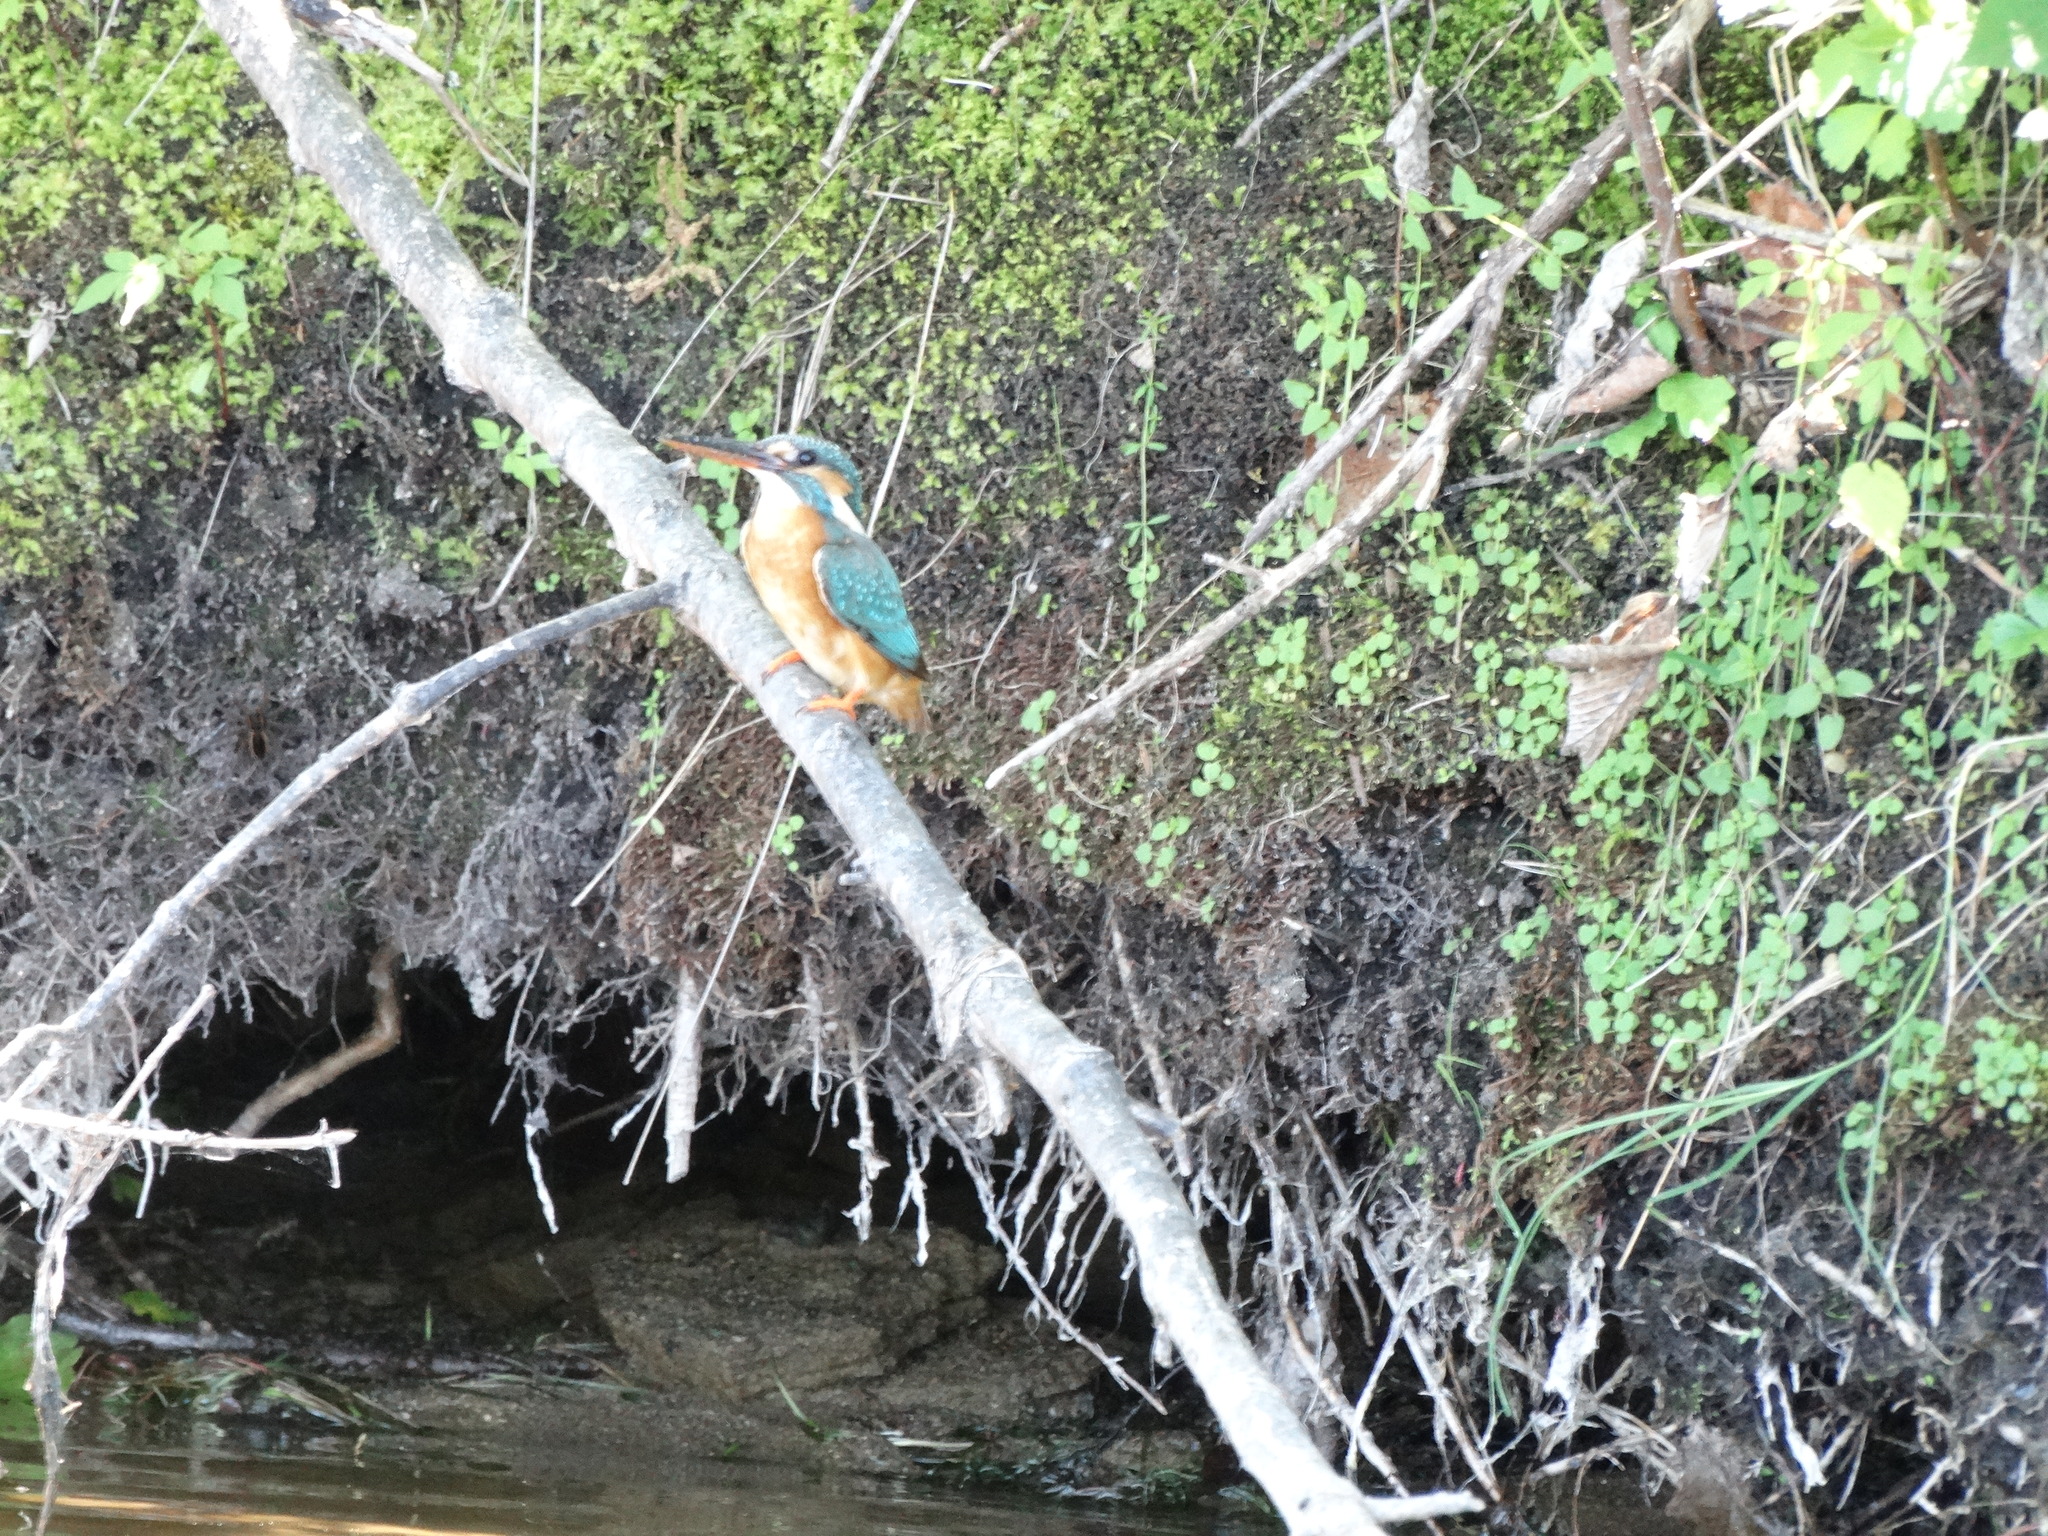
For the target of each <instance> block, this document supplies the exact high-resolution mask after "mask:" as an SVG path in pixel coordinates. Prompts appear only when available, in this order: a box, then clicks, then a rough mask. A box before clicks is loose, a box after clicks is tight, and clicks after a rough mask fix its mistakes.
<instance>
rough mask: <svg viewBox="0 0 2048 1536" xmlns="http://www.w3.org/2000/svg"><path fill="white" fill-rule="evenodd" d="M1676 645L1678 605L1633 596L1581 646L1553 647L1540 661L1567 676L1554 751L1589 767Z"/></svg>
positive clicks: (1652, 686) (1648, 595)
mask: <svg viewBox="0 0 2048 1536" xmlns="http://www.w3.org/2000/svg"><path fill="white" fill-rule="evenodd" d="M1677 644H1678V603H1677V601H1676V600H1675V599H1674V598H1673V597H1672V595H1671V594H1670V593H1669V592H1638V593H1637V594H1636V595H1635V596H1634V597H1632V598H1630V599H1629V600H1628V604H1627V606H1625V607H1624V608H1623V609H1622V610H1621V614H1620V616H1619V617H1618V618H1616V619H1615V621H1614V622H1613V623H1612V624H1609V625H1608V626H1607V627H1606V628H1605V629H1603V630H1601V631H1600V633H1599V634H1597V635H1595V636H1594V637H1593V638H1592V639H1591V640H1589V641H1587V642H1586V643H1585V644H1583V645H1555V646H1552V647H1551V648H1550V649H1549V650H1548V651H1546V652H1544V655H1543V659H1544V660H1545V661H1547V662H1549V663H1550V664H1551V665H1552V666H1554V667H1563V668H1564V669H1565V670H1566V671H1568V672H1570V673H1571V674H1572V686H1571V694H1570V696H1569V698H1568V699H1567V701H1566V718H1565V733H1564V742H1563V744H1562V745H1561V746H1560V748H1559V750H1560V751H1563V752H1570V753H1575V754H1576V755H1577V757H1578V759H1579V762H1580V763H1581V765H1584V764H1588V763H1591V762H1592V761H1593V759H1594V758H1596V757H1598V756H1599V755H1600V754H1601V753H1602V752H1605V751H1606V750H1607V748H1608V747H1609V745H1611V744H1612V743H1613V741H1614V738H1615V737H1617V736H1619V735H1620V734H1621V733H1622V730H1623V729H1624V728H1625V727H1626V726H1627V725H1628V723H1629V721H1631V720H1633V719H1634V718H1635V717H1636V711H1637V710H1639V709H1641V708H1642V707H1643V704H1644V702H1645V701H1646V700H1647V699H1648V698H1649V697H1650V695H1651V694H1652V693H1653V692H1654V691H1655V690H1656V687H1657V670H1658V667H1659V664H1660V663H1661V662H1662V661H1663V659H1664V653H1665V652H1666V651H1669V650H1672V649H1673V648H1675V647H1676V646H1677Z"/></svg>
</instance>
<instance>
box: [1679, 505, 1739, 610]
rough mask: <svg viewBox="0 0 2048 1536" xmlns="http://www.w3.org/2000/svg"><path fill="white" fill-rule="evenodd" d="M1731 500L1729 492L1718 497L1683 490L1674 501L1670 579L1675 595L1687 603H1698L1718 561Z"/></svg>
mask: <svg viewBox="0 0 2048 1536" xmlns="http://www.w3.org/2000/svg"><path fill="white" fill-rule="evenodd" d="M1734 501H1735V497H1734V493H1733V492H1732V491H1723V492H1722V493H1721V494H1720V495H1718V496H1699V495H1695V494H1694V493H1693V492H1691V491H1686V492H1684V493H1682V494H1681V495H1680V496H1679V498H1678V504H1679V508H1680V510H1679V514H1678V554H1677V558H1676V560H1675V561H1674V562H1673V565H1674V567H1675V568H1674V570H1673V572H1672V579H1673V582H1674V584H1675V585H1676V586H1677V588H1678V595H1679V596H1680V597H1682V598H1684V599H1685V600H1686V601H1687V602H1688V603H1696V602H1698V601H1699V600H1700V594H1701V593H1702V592H1704V591H1706V590H1707V578H1708V577H1709V576H1710V575H1712V574H1713V570H1714V562H1715V561H1717V560H1719V559H1720V558H1721V546H1722V545H1723V544H1725V543H1727V541H1728V516H1729V512H1730V510H1731V509H1732V507H1733V506H1734Z"/></svg>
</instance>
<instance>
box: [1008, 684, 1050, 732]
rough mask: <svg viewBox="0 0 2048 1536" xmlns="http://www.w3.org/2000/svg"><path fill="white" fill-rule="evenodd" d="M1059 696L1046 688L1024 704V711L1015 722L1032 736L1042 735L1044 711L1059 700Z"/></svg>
mask: <svg viewBox="0 0 2048 1536" xmlns="http://www.w3.org/2000/svg"><path fill="white" fill-rule="evenodd" d="M1059 697H1060V696H1059V694H1058V692H1057V691H1056V690H1054V689H1051V688H1048V689H1046V690H1045V692H1043V693H1041V694H1040V695H1039V696H1038V697H1037V698H1035V699H1033V700H1032V701H1031V702H1030V703H1029V704H1027V705H1025V706H1024V713H1023V714H1022V715H1021V716H1019V717H1018V720H1017V723H1018V724H1019V725H1020V726H1022V727H1023V728H1024V729H1025V730H1027V731H1029V732H1030V733H1031V734H1032V735H1033V736H1042V735H1043V734H1045V714H1046V711H1047V710H1049V709H1051V708H1052V707H1053V705H1054V704H1056V703H1058V702H1059Z"/></svg>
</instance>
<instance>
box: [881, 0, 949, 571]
mask: <svg viewBox="0 0 2048 1536" xmlns="http://www.w3.org/2000/svg"><path fill="white" fill-rule="evenodd" d="M906 9H907V7H906ZM955 213H956V209H955V208H954V206H953V204H952V201H951V200H950V199H949V200H948V201H947V203H946V232H945V234H944V235H942V236H941V237H940V239H939V259H938V262H937V264H936V265H934V266H933V268H932V289H931V292H930V293H929V294H927V295H926V296H925V301H924V329H923V330H921V331H920V332H918V336H917V362H916V364H915V365H914V366H913V367H912V368H911V370H910V396H909V398H908V399H906V400H905V401H904V402H903V420H902V421H901V422H899V423H898V424H897V427H896V441H895V443H894V444H893V445H892V446H891V447H890V449H889V462H888V463H887V464H886V465H885V466H883V469H882V483H881V484H880V485H879V486H877V487H876V488H875V499H874V501H873V502H871V503H870V504H869V506H868V532H869V533H870V534H872V533H873V532H874V531H875V524H876V523H878V522H879V521H880V520H881V516H882V501H883V499H884V498H885V497H886V496H888V494H889V482H890V481H892V480H894V479H895V478H896V459H897V456H898V455H900V454H901V453H902V452H903V442H904V439H905V438H907V437H909V436H910V418H911V416H912V415H913V414H914V413H915V412H916V410H917V388H918V385H919V384H920V383H921V382H922V381H923V379H924V352H925V348H926V347H927V346H929V345H930V344H931V339H932V314H933V312H934V311H935V310H937V308H938V307H939V280H940V279H941V278H943V277H944V276H945V275H946V252H947V251H949V250H951V249H952V246H953V220H954V216H955Z"/></svg>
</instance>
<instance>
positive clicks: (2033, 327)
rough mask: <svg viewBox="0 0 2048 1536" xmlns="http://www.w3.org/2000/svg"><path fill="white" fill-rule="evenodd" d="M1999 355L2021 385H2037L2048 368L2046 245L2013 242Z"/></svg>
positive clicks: (2007, 275)
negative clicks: (2017, 377) (2018, 378)
mask: <svg viewBox="0 0 2048 1536" xmlns="http://www.w3.org/2000/svg"><path fill="white" fill-rule="evenodd" d="M1999 351H2000V353H2001V354H2002V355H2003V356H2004V358H2005V361H2006V364H2007V366H2009V367H2010V368H2011V369H2012V371H2013V372H2014V373H2016V374H2018V375H2019V376H2020V379H2021V381H2022V382H2024V383H2027V384H2038V383H2039V382H2040V381H2041V373H2042V370H2043V369H2044V368H2048V242H2043V241H2040V240H2018V241H2014V242H2013V247H2012V266H2011V267H2010V269H2009V270H2008V271H2007V273H2006V278H2005V319H2004V321H2003V322H2002V324H2001V326H2000V333H1999Z"/></svg>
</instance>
